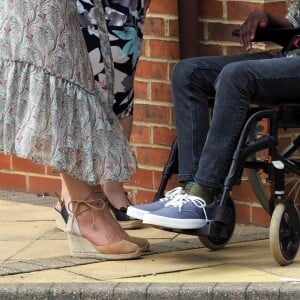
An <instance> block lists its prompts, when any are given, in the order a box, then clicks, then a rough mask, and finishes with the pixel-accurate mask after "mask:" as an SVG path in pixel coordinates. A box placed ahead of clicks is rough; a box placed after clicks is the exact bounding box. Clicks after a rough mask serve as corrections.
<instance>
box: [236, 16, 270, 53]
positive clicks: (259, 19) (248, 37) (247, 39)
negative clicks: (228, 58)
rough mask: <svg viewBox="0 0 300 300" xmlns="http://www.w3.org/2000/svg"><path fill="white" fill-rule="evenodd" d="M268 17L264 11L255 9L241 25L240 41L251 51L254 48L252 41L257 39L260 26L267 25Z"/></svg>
mask: <svg viewBox="0 0 300 300" xmlns="http://www.w3.org/2000/svg"><path fill="white" fill-rule="evenodd" d="M267 23H268V19H267V16H266V14H265V13H264V12H263V11H255V12H253V13H251V14H250V15H249V16H248V18H247V20H246V21H245V22H244V23H243V24H242V26H241V27H240V37H239V40H240V43H241V45H242V46H243V47H244V48H245V50H247V51H249V50H251V49H252V42H253V40H254V39H255V33H256V31H257V29H258V28H263V27H266V26H267Z"/></svg>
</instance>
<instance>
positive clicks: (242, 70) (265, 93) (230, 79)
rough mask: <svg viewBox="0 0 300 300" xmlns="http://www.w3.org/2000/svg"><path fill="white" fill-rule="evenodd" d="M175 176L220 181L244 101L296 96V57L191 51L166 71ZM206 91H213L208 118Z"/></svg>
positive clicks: (299, 78) (299, 62)
mask: <svg viewBox="0 0 300 300" xmlns="http://www.w3.org/2000/svg"><path fill="white" fill-rule="evenodd" d="M172 88H173V98H174V106H175V118H176V130H177V138H178V147H179V148H178V149H179V180H180V181H188V180H194V181H195V182H197V183H200V184H202V185H205V186H210V187H220V186H222V183H223V181H224V179H225V176H226V174H227V172H228V169H229V166H230V161H231V158H232V155H233V151H234V149H235V147H236V144H237V139H238V137H239V134H240V132H241V129H242V127H243V124H244V122H245V119H246V116H247V111H248V108H249V104H250V103H255V104H276V103H280V102H283V101H291V102H299V101H300V57H295V58H286V57H282V56H281V55H280V54H278V55H275V56H274V55H271V54H270V53H255V54H242V55H233V56H218V57H213V56H211V57H196V58H191V59H185V60H182V61H180V62H178V63H177V64H176V66H175V68H174V70H173V74H172ZM209 97H215V100H214V101H215V104H214V110H213V116H212V119H211V122H209V121H210V120H209V109H208V101H209Z"/></svg>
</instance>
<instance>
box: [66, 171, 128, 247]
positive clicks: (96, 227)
mask: <svg viewBox="0 0 300 300" xmlns="http://www.w3.org/2000/svg"><path fill="white" fill-rule="evenodd" d="M61 178H62V193H61V197H62V199H64V201H65V203H66V205H67V207H69V208H70V210H72V207H70V205H71V204H70V203H71V201H72V200H84V199H87V198H92V199H102V200H101V201H100V203H101V204H100V205H101V206H102V204H104V201H103V198H104V195H103V194H102V195H101V194H100V193H96V192H95V189H94V188H92V187H91V186H89V185H88V184H86V183H85V182H84V181H80V180H78V179H75V178H73V177H70V176H69V175H67V174H61ZM92 214H93V216H92ZM76 218H77V221H78V224H79V228H80V232H81V234H82V235H83V236H84V237H86V238H87V239H88V240H89V241H91V242H92V243H93V244H95V245H106V244H111V243H115V242H119V241H120V240H122V239H123V238H124V237H127V236H128V235H127V234H126V233H125V231H124V230H123V229H122V228H121V227H120V225H119V224H118V222H116V220H115V219H114V218H113V216H112V215H111V213H110V211H109V209H108V208H107V206H105V207H104V208H103V209H101V210H97V211H94V212H91V210H86V211H84V212H83V213H80V214H79V215H78V216H77V217H76Z"/></svg>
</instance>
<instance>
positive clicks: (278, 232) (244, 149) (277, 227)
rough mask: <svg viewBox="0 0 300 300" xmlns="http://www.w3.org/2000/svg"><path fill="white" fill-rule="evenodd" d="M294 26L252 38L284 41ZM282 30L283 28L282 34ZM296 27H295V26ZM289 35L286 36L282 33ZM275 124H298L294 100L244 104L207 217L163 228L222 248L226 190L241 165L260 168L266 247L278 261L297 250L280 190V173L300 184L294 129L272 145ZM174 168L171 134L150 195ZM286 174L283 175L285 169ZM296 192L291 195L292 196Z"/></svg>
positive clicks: (290, 205) (299, 223)
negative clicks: (289, 137) (267, 188)
mask: <svg viewBox="0 0 300 300" xmlns="http://www.w3.org/2000/svg"><path fill="white" fill-rule="evenodd" d="M276 31H277V32H279V35H283V36H284V37H285V40H284V42H282V41H281V42H279V41H278V36H277V35H276ZM295 32H296V31H295V29H291V30H289V31H287V30H286V29H284V30H282V29H271V30H260V31H258V35H257V40H264V41H270V40H271V41H274V36H275V37H276V42H277V43H279V44H280V45H285V43H286V41H287V40H290V37H292V36H294V35H295ZM283 33H284V34H283ZM297 33H300V30H299V29H297ZM233 34H234V35H238V32H234V33H233ZM287 34H288V35H289V39H287V38H286V35H287ZM263 119H264V120H268V123H269V126H268V128H269V132H268V134H263V135H261V134H259V133H258V134H259V135H258V136H257V131H258V130H257V128H258V127H259V126H258V125H259V123H260V121H261V120H263ZM280 128H284V129H288V128H300V103H299V104H298V103H283V104H282V105H280V106H279V107H273V108H264V107H257V108H252V109H250V110H249V116H248V118H247V121H246V123H245V124H244V127H243V129H242V132H241V134H240V137H239V141H238V144H237V147H236V149H235V151H234V154H233V158H232V162H231V165H230V169H229V172H228V174H227V176H226V179H225V181H224V186H223V189H222V192H221V193H220V195H219V196H218V199H217V201H218V205H217V207H216V209H215V212H214V216H213V221H208V222H207V223H206V225H205V226H204V227H202V228H200V229H197V230H178V229H166V230H172V231H175V232H179V233H184V234H191V235H196V236H199V239H200V241H201V242H202V244H203V245H204V246H205V247H207V248H209V249H212V250H218V249H221V248H223V247H224V246H225V245H226V244H227V243H228V241H229V240H230V238H231V236H232V234H233V232H234V227H235V208H234V203H233V200H232V199H231V195H230V192H231V190H232V188H233V186H234V185H237V184H240V183H241V177H242V173H243V170H244V169H248V170H249V171H250V172H252V175H253V174H254V173H255V174H257V173H258V172H259V171H260V170H263V171H264V172H265V173H266V174H267V176H268V181H269V182H272V185H273V191H272V193H271V194H270V195H268V196H267V197H266V199H262V198H261V197H258V200H259V202H260V203H261V205H262V206H263V207H264V209H265V210H266V211H267V212H268V213H269V214H270V216H271V223H270V235H269V238H270V248H271V252H272V255H273V257H274V259H275V261H276V262H277V263H278V264H279V265H288V264H290V263H291V262H292V261H293V260H294V258H295V256H296V255H297V252H298V249H299V244H300V219H299V213H298V210H297V208H296V205H295V200H296V199H293V197H291V196H289V195H288V194H287V193H286V186H285V185H286V179H285V176H286V174H295V175H296V176H297V181H296V184H297V185H298V187H297V189H298V192H299V190H300V187H299V186H300V178H299V175H300V158H299V156H300V154H299V155H298V156H297V155H296V156H295V154H296V153H297V152H298V151H299V150H300V134H298V136H297V137H296V138H295V139H294V140H293V142H292V143H291V144H290V145H288V146H287V147H286V148H285V149H284V150H283V151H279V150H278V131H279V129H280ZM262 150H265V151H267V152H268V158H267V159H264V160H260V159H258V158H257V155H256V154H257V153H258V152H260V151H262ZM177 173H178V146H177V139H176V138H175V140H174V141H173V144H172V146H171V151H170V155H169V158H168V161H167V163H166V165H165V167H164V169H163V173H162V180H161V182H160V186H159V188H158V191H157V193H156V195H155V197H154V201H156V200H158V199H159V198H162V197H163V195H164V191H165V188H166V185H167V183H168V180H169V179H170V177H171V176H172V174H177ZM288 176H289V175H288ZM298 196H299V195H298V193H296V197H298Z"/></svg>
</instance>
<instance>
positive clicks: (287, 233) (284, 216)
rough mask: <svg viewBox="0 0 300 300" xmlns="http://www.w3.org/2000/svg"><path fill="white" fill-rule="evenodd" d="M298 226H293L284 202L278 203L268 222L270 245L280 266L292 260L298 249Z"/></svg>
mask: <svg viewBox="0 0 300 300" xmlns="http://www.w3.org/2000/svg"><path fill="white" fill-rule="evenodd" d="M298 231H299V228H293V224H292V222H291V217H290V215H289V213H288V211H287V209H286V206H285V204H284V203H278V204H277V205H276V206H275V209H274V211H273V214H272V218H271V223H270V233H269V238H270V247H271V252H272V255H273V257H274V259H275V261H276V262H277V263H278V264H279V265H280V266H286V265H289V264H290V263H292V262H293V260H294V258H295V256H296V255H297V252H298V249H299V235H298V234H297V232H298Z"/></svg>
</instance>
